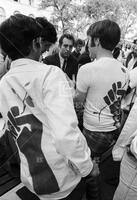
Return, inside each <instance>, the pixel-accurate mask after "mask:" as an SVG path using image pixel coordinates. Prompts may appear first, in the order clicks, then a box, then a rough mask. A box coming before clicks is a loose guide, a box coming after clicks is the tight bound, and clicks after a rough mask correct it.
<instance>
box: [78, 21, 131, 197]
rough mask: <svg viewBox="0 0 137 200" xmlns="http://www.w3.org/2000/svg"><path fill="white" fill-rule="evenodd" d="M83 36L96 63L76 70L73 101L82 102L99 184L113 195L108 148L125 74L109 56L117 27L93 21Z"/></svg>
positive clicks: (117, 117)
mask: <svg viewBox="0 0 137 200" xmlns="http://www.w3.org/2000/svg"><path fill="white" fill-rule="evenodd" d="M87 35H88V38H89V43H88V47H89V54H90V57H93V58H96V61H93V62H92V63H88V64H86V65H83V66H82V67H81V68H80V69H79V71H78V75H77V93H76V94H77V95H76V100H77V101H78V100H79V101H80V102H83V103H84V102H85V110H84V117H83V119H84V129H83V134H84V135H85V137H86V139H87V142H88V145H89V147H90V149H91V155H92V157H93V158H94V159H96V160H100V164H99V167H100V172H101V179H102V180H101V183H102V182H103V181H104V182H105V184H106V183H107V184H111V185H113V186H114V188H113V189H112V191H113V192H114V189H115V188H116V182H117V183H118V175H119V163H118V166H117V164H115V163H114V162H113V160H112V156H111V147H112V146H113V145H114V142H115V141H116V140H117V138H118V135H119V128H120V126H121V116H122V109H121V100H122V98H123V96H124V94H125V92H126V89H127V86H128V81H129V80H128V72H127V69H126V68H125V67H124V66H123V65H122V64H121V63H120V62H119V61H117V60H116V59H114V58H113V55H112V51H113V50H114V48H115V47H116V45H117V44H118V42H119V40H120V28H119V26H118V24H116V23H115V22H113V21H111V20H102V21H98V22H95V23H93V24H92V25H91V26H90V27H89V29H88V31H87ZM107 152H109V153H108V154H107ZM105 154H107V159H106V162H104V163H103V168H102V157H104V156H105ZM109 159H110V161H109V162H107V161H108V160H109ZM108 166H109V173H108V171H107V168H108ZM110 166H113V167H110ZM104 169H105V170H104ZM106 190H107V189H105V190H104V191H103V189H102V190H101V191H102V192H103V193H104V194H102V195H105V192H106ZM113 192H112V193H111V195H112V196H113ZM103 198H105V197H103ZM110 198H111V197H110ZM89 199H90V198H89Z"/></svg>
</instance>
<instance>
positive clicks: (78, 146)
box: [0, 14, 137, 200]
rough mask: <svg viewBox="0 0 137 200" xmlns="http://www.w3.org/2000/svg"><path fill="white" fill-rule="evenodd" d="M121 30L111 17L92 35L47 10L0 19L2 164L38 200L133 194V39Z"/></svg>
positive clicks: (136, 192) (126, 199)
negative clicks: (61, 29) (59, 27)
mask: <svg viewBox="0 0 137 200" xmlns="http://www.w3.org/2000/svg"><path fill="white" fill-rule="evenodd" d="M120 38H121V30H120V27H119V25H118V24H117V23H116V22H114V21H111V20H108V19H106V20H102V21H97V22H95V23H92V24H91V25H90V26H89V28H88V30H87V42H86V43H85V42H84V41H83V40H81V39H79V38H78V39H75V38H74V36H73V35H72V34H70V33H64V34H63V35H61V36H60V38H59V40H58V35H57V32H56V30H55V28H54V25H53V24H51V23H50V22H49V21H47V19H45V18H43V17H37V18H35V19H34V18H31V17H28V16H25V15H22V14H16V15H13V16H10V17H9V18H8V19H6V20H5V21H4V22H2V24H1V25H0V47H1V52H0V53H1V55H0V58H1V59H0V74H1V80H0V91H1V92H0V113H1V115H0V126H1V127H0V128H1V130H0V135H1V138H0V147H1V148H2V151H3V154H4V155H2V156H0V158H1V157H5V158H7V160H6V159H5V160H4V161H3V162H4V163H2V164H1V162H0V165H1V166H0V167H3V166H4V167H6V168H7V169H8V171H9V173H11V174H12V175H13V176H15V177H18V178H19V179H20V180H21V182H22V183H23V184H24V185H25V186H26V187H27V189H28V190H29V191H30V192H32V193H34V194H35V195H36V196H37V197H38V198H39V199H41V200H57V199H62V200H82V199H84V198H85V199H86V200H131V199H132V200H136V199H137V178H136V177H137V176H136V174H137V170H136V166H137V160H136V159H137V127H136V126H137V125H136V122H135V121H136V117H137V100H136V87H137V79H136V76H137V75H136V73H137V68H136V66H137V44H136V40H135V41H134V42H133V44H132V46H131V45H126V46H125V49H124V50H123V47H122V46H121V43H120ZM57 41H58V47H57V46H56V48H52V47H53V46H54V45H55V43H57ZM83 48H84V51H83V52H82V53H81V50H82V49H83ZM50 49H52V52H50ZM47 52H48V54H47ZM49 52H50V53H49ZM7 141H8V142H7ZM0 154H1V153H0ZM5 163H6V164H5ZM108 190H111V193H110V194H109V195H108ZM29 200H30V199H29Z"/></svg>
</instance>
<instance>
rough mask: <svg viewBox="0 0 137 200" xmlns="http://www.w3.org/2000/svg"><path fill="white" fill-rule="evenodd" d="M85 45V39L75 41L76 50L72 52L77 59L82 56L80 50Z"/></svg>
mask: <svg viewBox="0 0 137 200" xmlns="http://www.w3.org/2000/svg"><path fill="white" fill-rule="evenodd" d="M83 46H84V42H83V40H81V39H77V40H76V41H75V45H74V47H75V49H74V51H73V52H72V55H73V56H74V57H75V58H76V59H78V58H79V57H80V55H81V53H80V52H81V49H82V47H83Z"/></svg>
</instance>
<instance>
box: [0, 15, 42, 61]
mask: <svg viewBox="0 0 137 200" xmlns="http://www.w3.org/2000/svg"><path fill="white" fill-rule="evenodd" d="M40 33H41V26H40V25H39V24H38V23H37V22H36V20H35V19H33V18H32V17H28V16H25V15H22V14H15V15H12V16H11V17H9V18H8V19H6V20H5V21H4V22H3V23H2V24H1V25H0V44H1V48H2V50H3V51H4V52H5V53H6V54H7V55H8V56H9V58H11V59H12V60H15V59H18V58H23V57H26V56H28V55H29V53H30V51H31V44H32V41H33V40H34V39H36V38H37V37H39V36H40Z"/></svg>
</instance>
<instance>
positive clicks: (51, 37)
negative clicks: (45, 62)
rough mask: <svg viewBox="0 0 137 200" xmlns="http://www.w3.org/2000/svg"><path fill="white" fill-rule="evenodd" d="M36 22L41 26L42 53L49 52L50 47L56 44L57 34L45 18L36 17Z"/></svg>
mask: <svg viewBox="0 0 137 200" xmlns="http://www.w3.org/2000/svg"><path fill="white" fill-rule="evenodd" d="M36 21H37V22H38V23H39V24H40V25H41V26H42V31H41V43H42V53H44V52H45V51H48V50H49V48H50V47H51V45H53V44H55V43H56V41H57V32H56V29H55V27H54V26H53V24H51V23H50V22H49V21H48V20H47V19H46V18H44V17H36Z"/></svg>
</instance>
